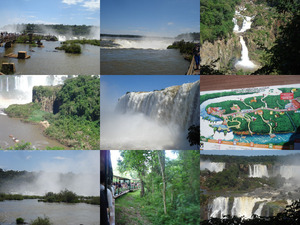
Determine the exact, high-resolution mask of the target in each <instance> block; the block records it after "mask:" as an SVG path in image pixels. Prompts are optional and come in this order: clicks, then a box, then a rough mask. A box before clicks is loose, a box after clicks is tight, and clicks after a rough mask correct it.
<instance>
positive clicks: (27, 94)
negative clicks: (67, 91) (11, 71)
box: [0, 75, 69, 108]
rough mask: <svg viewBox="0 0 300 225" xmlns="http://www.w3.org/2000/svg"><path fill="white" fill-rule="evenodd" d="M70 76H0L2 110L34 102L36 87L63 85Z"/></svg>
mask: <svg viewBox="0 0 300 225" xmlns="http://www.w3.org/2000/svg"><path fill="white" fill-rule="evenodd" d="M68 77H69V76H68V75H7V76H0V108H6V107H8V106H9V105H11V104H25V103H29V102H31V101H32V88H33V87H34V86H40V85H41V86H51V85H53V86H55V85H59V84H63V82H64V80H65V79H67V78H68Z"/></svg>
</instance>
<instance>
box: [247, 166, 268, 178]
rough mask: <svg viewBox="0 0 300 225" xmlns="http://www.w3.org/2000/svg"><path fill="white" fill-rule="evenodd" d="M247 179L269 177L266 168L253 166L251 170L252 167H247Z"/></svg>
mask: <svg viewBox="0 0 300 225" xmlns="http://www.w3.org/2000/svg"><path fill="white" fill-rule="evenodd" d="M249 177H269V174H268V169H267V166H266V165H262V164H254V165H253V169H252V166H251V165H249Z"/></svg>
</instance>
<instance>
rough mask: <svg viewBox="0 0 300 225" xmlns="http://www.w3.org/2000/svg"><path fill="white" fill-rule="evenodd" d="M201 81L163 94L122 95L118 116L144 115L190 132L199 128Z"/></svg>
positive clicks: (159, 92)
mask: <svg viewBox="0 0 300 225" xmlns="http://www.w3.org/2000/svg"><path fill="white" fill-rule="evenodd" d="M199 93H200V81H196V82H194V83H186V84H183V85H181V86H172V87H168V88H165V89H164V90H161V91H152V92H131V93H127V94H125V95H123V96H122V97H121V98H120V99H119V102H118V104H117V107H116V112H119V113H123V114H124V113H132V112H136V113H143V114H144V115H146V116H148V117H150V118H152V119H154V120H156V121H158V122H160V123H162V124H170V123H173V124H177V125H179V126H180V127H181V128H182V129H184V130H187V129H188V128H189V127H190V126H191V125H193V124H195V125H199V117H200V95H199Z"/></svg>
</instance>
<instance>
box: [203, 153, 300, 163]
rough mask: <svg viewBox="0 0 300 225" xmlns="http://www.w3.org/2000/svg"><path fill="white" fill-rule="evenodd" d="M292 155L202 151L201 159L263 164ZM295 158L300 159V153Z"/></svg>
mask: <svg viewBox="0 0 300 225" xmlns="http://www.w3.org/2000/svg"><path fill="white" fill-rule="evenodd" d="M290 158H291V156H277V155H276V156H275V155H272V156H269V155H262V156H233V155H209V154H203V153H201V160H210V161H213V162H225V163H231V162H234V163H236V164H248V163H261V164H274V163H275V162H278V161H282V162H284V161H287V160H288V159H290ZM293 158H296V159H299V160H300V153H295V154H293Z"/></svg>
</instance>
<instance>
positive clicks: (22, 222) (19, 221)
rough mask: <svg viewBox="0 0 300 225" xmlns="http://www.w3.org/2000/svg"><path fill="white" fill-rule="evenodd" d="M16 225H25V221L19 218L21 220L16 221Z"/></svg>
mask: <svg viewBox="0 0 300 225" xmlns="http://www.w3.org/2000/svg"><path fill="white" fill-rule="evenodd" d="M16 223H17V224H24V219H23V218H21V217H19V218H17V219H16Z"/></svg>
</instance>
